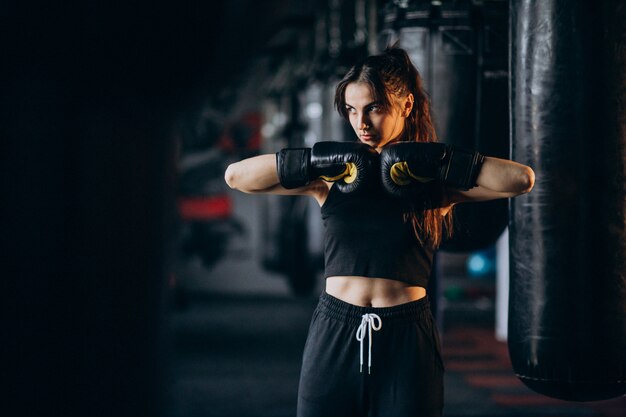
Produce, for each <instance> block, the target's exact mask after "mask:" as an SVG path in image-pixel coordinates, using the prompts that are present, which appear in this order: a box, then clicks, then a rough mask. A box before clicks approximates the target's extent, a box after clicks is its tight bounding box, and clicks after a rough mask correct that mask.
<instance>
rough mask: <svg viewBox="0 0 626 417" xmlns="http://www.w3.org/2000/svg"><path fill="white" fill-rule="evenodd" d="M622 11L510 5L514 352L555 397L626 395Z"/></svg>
mask: <svg viewBox="0 0 626 417" xmlns="http://www.w3.org/2000/svg"><path fill="white" fill-rule="evenodd" d="M625 3H626V2H624V1H615V0H602V1H596V2H589V1H586V0H575V1H572V0H534V1H533V0H515V1H513V2H512V4H511V35H512V37H511V48H512V49H511V54H510V57H511V77H512V80H511V120H512V159H513V160H516V161H519V162H521V163H523V164H526V165H529V166H531V167H532V168H533V169H534V170H535V174H536V183H535V187H534V189H533V191H531V192H530V193H529V194H526V195H523V196H520V197H517V198H514V199H512V200H511V218H510V224H509V227H510V250H511V253H510V259H511V285H510V306H509V308H510V310H509V336H508V337H509V340H508V344H509V352H510V355H511V360H512V363H513V368H514V370H515V373H516V374H517V375H518V377H519V378H520V379H521V380H522V381H523V382H524V383H525V384H526V385H527V386H529V387H530V388H531V389H533V390H535V391H537V392H539V393H541V394H545V395H548V396H551V397H555V398H560V399H564V400H574V401H593V400H602V399H608V398H612V397H616V396H619V395H622V394H624V393H626V230H625V228H626V193H625V179H626V178H625V173H626V97H625V95H626V89H624V85H626V54H624V51H626V45H625V41H624V40H625V39H626V4H625Z"/></svg>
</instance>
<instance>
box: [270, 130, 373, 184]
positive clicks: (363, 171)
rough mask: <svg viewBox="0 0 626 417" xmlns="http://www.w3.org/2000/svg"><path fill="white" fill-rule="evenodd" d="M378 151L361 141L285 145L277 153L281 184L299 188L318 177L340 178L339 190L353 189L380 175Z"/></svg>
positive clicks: (335, 180)
mask: <svg viewBox="0 0 626 417" xmlns="http://www.w3.org/2000/svg"><path fill="white" fill-rule="evenodd" d="M378 160H379V158H378V153H377V152H376V150H374V148H372V147H371V146H369V145H366V144H364V143H360V142H333V141H327V142H317V143H316V144H315V145H313V147H312V148H286V149H282V150H280V151H279V152H277V153H276V171H277V173H278V179H279V180H280V184H281V185H282V186H283V187H285V188H287V189H291V188H298V187H302V186H304V185H307V184H309V183H310V182H311V181H313V180H315V179H318V178H319V179H323V180H324V181H329V182H337V187H338V188H339V191H341V192H344V193H349V192H353V191H355V190H357V189H359V188H364V187H366V186H367V185H369V184H371V183H372V181H374V180H375V179H376V177H377V176H378V171H379V167H378Z"/></svg>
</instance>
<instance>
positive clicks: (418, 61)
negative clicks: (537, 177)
mask: <svg viewBox="0 0 626 417" xmlns="http://www.w3.org/2000/svg"><path fill="white" fill-rule="evenodd" d="M385 12H386V15H385V25H384V27H383V28H382V30H381V33H380V36H379V46H380V47H383V48H384V47H385V46H386V45H384V44H388V43H391V42H395V41H396V40H399V42H400V46H401V47H403V48H405V49H406V50H407V52H408V53H409V55H410V56H411V60H412V61H413V63H414V64H415V65H416V67H417V69H418V70H419V71H420V74H421V76H422V78H423V79H424V85H425V87H426V90H427V91H428V92H429V94H430V96H431V104H432V111H433V117H434V121H435V125H436V129H437V135H438V137H439V140H440V141H441V142H444V143H447V144H451V145H455V146H460V147H463V148H469V149H476V150H478V151H480V152H481V153H483V154H485V155H488V156H496V157H500V158H508V157H509V122H508V117H509V115H508V110H507V108H508V49H507V45H508V42H507V38H508V36H507V33H508V30H507V28H508V8H507V4H506V2H492V3H488V4H485V5H478V4H476V5H474V4H470V3H469V2H458V3H457V2H454V3H453V2H446V3H443V4H442V5H440V6H434V5H432V4H431V3H430V2H417V3H415V4H412V5H410V6H409V7H408V8H406V9H401V8H400V9H398V8H395V9H394V8H388V9H386V10H385ZM507 210H508V207H507V201H506V200H495V201H488V202H482V203H473V204H459V205H457V206H456V207H455V210H454V213H455V235H454V236H453V238H452V239H450V240H447V241H445V242H444V244H443V245H442V249H443V250H446V251H471V250H477V249H482V248H484V247H487V246H489V245H491V244H493V243H495V241H496V240H497V239H498V237H499V236H500V235H501V233H502V231H503V230H504V228H505V227H506V225H507V221H508V212H507Z"/></svg>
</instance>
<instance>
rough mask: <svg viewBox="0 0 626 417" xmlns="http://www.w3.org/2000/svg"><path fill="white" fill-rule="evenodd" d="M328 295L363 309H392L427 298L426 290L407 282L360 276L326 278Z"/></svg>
mask: <svg viewBox="0 0 626 417" xmlns="http://www.w3.org/2000/svg"><path fill="white" fill-rule="evenodd" d="M326 293H327V294H330V295H332V296H333V297H335V298H338V299H339V300H342V301H345V302H346V303H350V304H353V305H355V306H361V307H391V306H396V305H399V304H404V303H409V302H412V301H416V300H419V299H422V298H424V297H426V289H425V288H424V287H420V286H417V285H411V284H408V283H405V282H401V281H396V280H391V279H386V278H370V277H360V276H331V277H328V278H326Z"/></svg>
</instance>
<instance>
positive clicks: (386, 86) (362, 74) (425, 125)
mask: <svg viewBox="0 0 626 417" xmlns="http://www.w3.org/2000/svg"><path fill="white" fill-rule="evenodd" d="M351 83H363V84H366V85H369V87H370V89H371V91H372V94H373V95H374V100H376V101H377V102H379V103H381V105H382V106H383V107H384V108H385V109H386V110H389V109H391V107H392V106H394V102H395V100H394V98H403V97H406V96H407V95H408V94H413V98H414V103H413V108H412V109H411V113H409V116H408V117H407V118H406V119H405V122H404V130H403V132H402V136H401V137H400V139H399V140H400V141H404V142H436V141H437V134H436V132H435V128H434V125H433V122H432V119H431V116H430V100H429V97H428V94H427V93H426V91H425V90H424V83H423V81H422V77H421V76H420V74H419V72H418V70H417V68H415V65H413V63H412V62H411V59H410V58H409V55H408V54H407V53H406V51H405V50H404V49H401V48H398V47H397V45H394V46H391V47H390V48H387V49H386V50H385V51H384V52H383V53H382V54H380V55H373V56H370V57H368V58H366V59H365V60H363V61H362V62H360V63H359V64H357V65H355V66H353V67H352V68H351V69H350V70H349V71H348V73H347V74H346V75H345V76H344V77H343V79H342V80H341V81H340V82H339V84H337V89H336V90H335V108H336V109H337V111H338V112H339V114H341V116H342V117H344V118H345V119H348V112H347V109H346V101H345V100H346V99H345V92H346V87H347V86H348V84H351ZM444 192H445V190H444V188H443V186H439V187H438V190H436V192H435V193H434V194H437V195H433V196H432V201H430V202H426V206H427V207H434V208H427V209H416V208H414V207H415V205H413V208H411V209H410V210H409V211H408V212H407V213H405V220H406V221H408V220H410V221H411V223H412V225H413V230H414V231H415V235H416V237H417V238H418V239H419V240H420V241H421V242H422V243H428V244H430V245H432V246H433V247H435V248H437V247H439V245H440V244H441V242H442V240H443V237H444V234H445V235H446V237H448V238H449V237H451V236H452V229H453V228H452V210H449V211H448V213H447V214H445V215H444V214H443V212H444V210H443V208H441V207H438V202H439V201H441V199H442V198H443V193H444Z"/></svg>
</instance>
